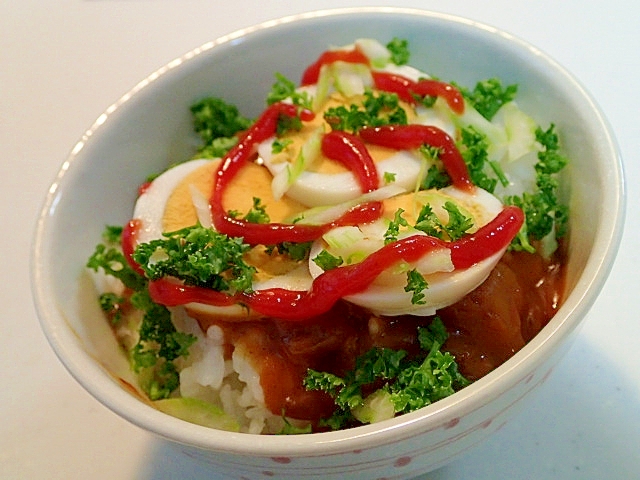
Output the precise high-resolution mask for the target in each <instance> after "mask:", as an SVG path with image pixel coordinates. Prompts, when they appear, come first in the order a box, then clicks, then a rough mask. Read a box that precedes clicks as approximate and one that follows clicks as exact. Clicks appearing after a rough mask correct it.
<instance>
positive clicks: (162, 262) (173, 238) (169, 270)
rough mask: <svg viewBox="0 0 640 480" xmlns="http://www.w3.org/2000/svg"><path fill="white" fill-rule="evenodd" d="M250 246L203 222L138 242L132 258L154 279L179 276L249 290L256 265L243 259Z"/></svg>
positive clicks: (189, 281) (227, 288)
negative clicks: (205, 225) (154, 238)
mask: <svg viewBox="0 0 640 480" xmlns="http://www.w3.org/2000/svg"><path fill="white" fill-rule="evenodd" d="M250 248H251V247H250V246H249V245H247V244H245V243H244V242H243V241H242V239H241V238H235V237H228V236H227V235H224V234H221V233H218V232H216V231H215V230H212V229H210V228H204V227H202V226H200V225H196V226H192V227H187V228H183V229H181V230H178V231H176V232H171V233H166V234H164V238H162V239H158V240H152V241H151V242H149V243H143V244H140V245H138V247H137V248H136V250H135V252H134V253H133V259H134V260H135V261H136V262H137V263H138V264H139V265H140V266H141V268H142V269H143V270H144V272H145V275H146V276H147V278H149V279H151V280H155V279H159V278H162V277H166V276H171V277H176V278H179V279H180V280H183V281H184V282H185V283H187V284H189V285H197V286H200V287H206V288H211V289H213V290H217V291H221V292H229V293H235V292H249V291H251V284H252V279H253V275H254V273H255V272H256V269H255V268H254V267H253V266H250V265H249V264H247V263H246V262H245V261H244V258H243V255H244V254H245V253H246V252H247V251H249V249H250Z"/></svg>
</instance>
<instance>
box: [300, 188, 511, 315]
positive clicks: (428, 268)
mask: <svg viewBox="0 0 640 480" xmlns="http://www.w3.org/2000/svg"><path fill="white" fill-rule="evenodd" d="M437 195H439V196H446V197H450V198H452V199H454V200H455V201H456V203H457V204H458V205H460V206H461V207H462V208H465V209H466V210H467V211H468V212H469V213H470V214H471V215H472V216H473V218H474V224H475V229H477V228H480V227H481V226H483V225H486V224H487V223H489V222H490V221H491V220H492V219H493V218H494V217H495V216H496V215H497V214H498V213H499V212H500V211H501V210H502V203H501V202H500V201H499V200H498V199H497V198H496V197H494V196H493V195H491V194H490V193H488V192H486V191H484V190H482V189H479V188H477V189H476V191H475V192H473V193H469V192H466V191H463V190H459V189H456V188H454V187H447V188H445V189H442V190H440V191H438V193H437ZM427 196H428V195H427ZM436 208H439V207H438V206H435V205H434V211H435V210H436ZM386 225H387V223H386V222H384V220H379V221H377V222H374V223H372V224H367V225H361V226H359V230H360V233H361V234H362V235H363V237H364V241H362V242H361V245H364V244H367V243H368V249H369V253H372V252H373V251H375V250H377V249H379V248H382V247H383V246H384V233H385V231H386ZM338 228H342V227H338ZM410 235H425V234H424V233H423V232H420V231H415V230H414V231H411V232H409V233H406V234H405V236H410ZM325 236H326V235H325ZM399 238H401V237H399ZM326 247H327V244H326V242H325V241H324V240H323V239H319V240H317V241H315V242H314V244H313V246H312V251H311V255H310V257H309V271H310V272H311V275H312V276H313V277H314V278H316V277H318V276H319V275H321V274H322V273H323V270H322V269H321V268H320V267H319V266H318V265H317V264H316V263H315V262H314V261H313V259H314V258H315V257H316V256H317V255H318V253H320V251H321V250H323V249H325V248H326ZM505 250H506V248H505V249H503V250H501V251H499V252H497V253H495V254H494V255H492V256H491V257H489V258H487V259H485V260H483V261H481V262H479V263H477V264H475V265H473V266H471V267H469V268H466V269H454V265H453V263H452V261H451V253H450V251H449V249H446V248H444V249H437V250H435V251H433V252H430V253H428V254H426V255H424V256H423V257H422V258H420V259H419V260H418V261H417V262H414V263H411V264H403V265H395V266H393V267H391V268H389V269H387V270H385V271H383V272H382V273H381V274H380V275H379V276H378V277H377V278H376V280H375V281H374V282H373V283H372V284H371V285H370V286H369V287H367V288H366V289H365V290H363V291H362V292H359V293H357V294H354V295H349V296H346V297H344V298H345V300H347V301H349V302H351V303H354V304H356V305H360V306H362V307H365V308H367V309H369V310H371V311H372V312H373V313H375V314H377V315H386V316H395V315H422V316H426V315H433V314H435V312H436V311H437V310H438V309H440V308H443V307H446V306H449V305H452V304H454V303H456V302H457V301H459V300H460V299H462V298H463V297H464V296H465V295H467V294H468V293H470V292H471V291H473V290H475V289H476V288H477V287H478V286H479V285H480V284H481V283H482V282H484V280H485V279H486V278H487V277H488V276H489V274H490V273H491V271H492V270H493V268H494V267H495V266H496V264H497V263H498V261H499V260H500V258H501V257H502V255H503V254H504V251H505ZM412 269H417V271H418V272H420V273H421V274H422V275H423V276H424V278H425V280H426V281H427V283H428V288H427V289H426V290H424V291H423V293H424V302H425V303H424V304H413V303H411V297H412V293H411V292H406V291H405V290H404V288H405V286H406V285H407V272H408V271H409V270H412Z"/></svg>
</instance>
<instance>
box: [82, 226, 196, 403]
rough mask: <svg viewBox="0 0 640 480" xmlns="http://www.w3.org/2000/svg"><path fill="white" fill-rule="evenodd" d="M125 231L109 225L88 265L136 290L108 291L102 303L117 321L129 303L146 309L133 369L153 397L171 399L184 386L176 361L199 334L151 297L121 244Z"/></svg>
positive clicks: (100, 300) (143, 387)
mask: <svg viewBox="0 0 640 480" xmlns="http://www.w3.org/2000/svg"><path fill="white" fill-rule="evenodd" d="M121 234H122V228H120V227H112V226H108V227H107V228H106V229H105V233H104V234H103V240H104V243H101V244H98V245H97V246H96V248H95V251H94V253H93V254H92V255H91V256H90V257H89V259H88V261H87V267H88V268H90V269H92V270H94V271H96V272H97V271H99V270H102V271H104V273H105V274H107V275H111V276H113V277H115V278H117V279H119V280H120V281H121V282H122V283H123V284H124V285H125V287H127V288H128V289H129V290H130V291H132V293H131V294H127V295H116V294H114V293H111V292H105V293H103V294H101V295H100V297H99V303H100V306H101V308H102V309H103V310H104V311H105V313H106V314H107V315H108V316H109V318H110V319H111V320H112V322H114V323H117V322H119V321H120V320H121V316H120V313H121V312H122V311H123V310H125V309H127V308H128V306H129V305H130V306H132V307H134V308H136V309H138V310H140V311H142V312H143V315H142V322H141V323H140V327H139V332H138V336H139V338H138V341H137V343H136V344H135V345H134V346H133V348H132V349H131V350H130V351H129V352H128V354H129V355H130V358H131V364H132V368H133V370H134V371H135V372H136V373H138V374H139V379H140V387H141V388H142V389H143V390H144V391H145V392H146V393H147V395H148V396H149V398H150V399H151V400H158V399H161V398H168V397H169V396H170V395H171V393H172V392H173V391H174V390H175V389H176V388H178V386H179V385H180V378H179V375H178V370H177V368H176V365H175V363H174V362H175V361H176V360H178V359H179V358H181V357H186V356H187V355H188V354H189V347H190V346H191V345H192V344H193V342H195V340H196V337H194V336H192V335H190V334H186V333H182V332H178V331H177V330H176V328H175V326H174V325H173V323H172V322H171V314H170V312H169V310H168V309H167V308H166V307H164V306H162V305H158V304H156V303H154V302H153V301H152V300H151V298H150V296H149V293H148V290H147V284H148V281H147V279H146V278H145V277H143V276H142V275H140V274H138V273H137V272H136V271H135V270H134V269H133V268H132V267H131V266H130V265H129V263H128V262H127V261H126V259H125V257H124V255H123V254H122V251H121V250H120V249H119V248H118V247H117V245H118V244H119V242H120V236H121Z"/></svg>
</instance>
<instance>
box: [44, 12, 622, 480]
mask: <svg viewBox="0 0 640 480" xmlns="http://www.w3.org/2000/svg"><path fill="white" fill-rule="evenodd" d="M394 36H397V37H400V38H406V39H408V40H409V42H410V47H411V50H412V57H411V58H412V64H414V65H416V66H417V67H421V68H422V69H423V70H426V71H428V72H430V73H433V74H434V75H436V76H438V77H439V78H442V79H445V80H449V79H451V80H456V81H457V82H459V83H461V84H463V85H474V84H475V82H476V81H478V80H482V79H486V78H490V77H494V76H497V77H499V78H501V79H502V80H503V81H504V82H505V83H507V84H511V83H517V84H518V85H519V94H518V103H519V105H520V106H521V107H522V108H523V110H525V111H527V112H529V113H530V114H531V115H532V116H533V117H534V118H535V119H536V120H538V121H539V122H540V123H541V124H543V125H545V124H548V123H549V122H550V121H553V122H555V123H556V125H557V128H558V131H559V132H560V134H561V138H562V142H563V148H564V150H565V152H566V153H567V154H568V156H569V157H570V158H571V160H572V165H571V167H570V171H569V172H568V175H567V178H566V180H567V186H568V187H569V192H570V198H571V200H570V208H571V235H570V255H569V260H568V261H569V268H568V277H567V292H568V294H567V296H566V299H565V301H564V304H563V305H562V307H561V308H560V310H559V311H558V313H557V314H556V316H555V317H554V318H553V319H552V320H551V322H550V323H549V324H548V325H547V326H546V327H545V328H544V329H543V330H542V331H541V332H540V333H539V334H538V335H537V336H536V337H535V338H534V339H533V340H532V341H531V342H530V343H529V344H528V345H526V346H525V347H524V348H523V349H522V350H521V351H520V352H518V353H517V354H516V355H515V356H514V357H513V358H511V359H510V360H508V361H507V362H506V363H505V364H503V365H502V366H501V367H499V368H498V369H496V370H495V371H493V372H492V373H490V374H488V375H487V376H485V377H484V378H482V379H480V380H479V381H477V382H475V383H474V384H472V385H471V386H469V387H467V388H465V389H463V390H462V391H460V392H458V393H456V394H454V395H452V396H451V397H449V398H446V399H444V400H441V401H439V402H437V403H436V404H434V405H432V406H429V407H426V408H424V409H422V410H419V411H416V412H414V413H410V414H407V415H404V416H402V417H399V418H396V419H393V420H389V421H385V422H381V423H379V424H375V425H368V426H363V427H358V428H355V429H350V430H345V431H339V432H330V433H318V434H312V435H306V436H251V437H249V436H248V435H247V434H237V433H229V432H223V431H217V430H212V429H207V428H205V427H200V426H197V425H193V424H190V423H186V422H183V421H181V420H178V419H176V418H173V417H168V416H166V415H164V414H162V413H160V412H158V411H156V410H154V409H153V408H152V407H150V406H148V405H147V404H145V403H143V402H142V401H140V400H139V399H138V398H137V397H136V396H135V395H133V394H131V393H130V391H129V390H128V389H126V388H124V387H123V383H122V382H121V380H119V378H124V379H126V378H128V377H127V375H128V365H127V363H126V362H125V361H124V359H123V358H122V356H121V355H120V354H119V352H118V350H117V347H116V344H115V341H114V340H112V338H111V334H110V330H109V328H108V327H107V326H106V322H104V319H103V318H102V315H101V312H100V311H99V309H98V307H97V305H96V302H95V296H94V292H93V290H92V289H91V288H90V287H89V285H88V284H87V283H86V279H84V278H83V276H82V271H83V266H84V264H85V262H86V259H87V258H88V256H89V255H90V254H91V252H92V251H93V248H94V246H95V244H96V243H97V241H98V240H99V238H100V234H101V232H102V230H103V228H104V226H105V225H106V224H124V223H125V222H126V221H128V220H129V218H130V216H131V213H132V206H133V204H134V198H135V192H136V188H137V186H138V185H139V184H140V183H141V181H142V180H143V179H144V178H145V177H146V175H147V174H149V173H150V172H154V171H159V170H160V169H161V168H162V167H164V166H166V165H167V164H169V163H171V162H173V161H177V160H180V159H183V158H185V157H186V156H187V155H189V154H190V153H191V151H192V150H191V147H192V145H191V144H190V142H191V141H192V140H193V137H192V135H193V134H192V133H191V119H190V113H189V109H188V107H189V105H191V104H192V103H193V102H194V101H195V100H197V99H199V98H201V97H203V96H206V95H217V96H221V97H223V98H225V99H227V100H229V101H230V102H232V103H235V104H237V105H238V106H239V108H240V110H241V111H242V112H243V113H245V114H246V115H247V116H251V115H257V114H258V113H259V111H260V110H261V109H262V108H263V106H264V102H263V99H264V96H265V94H266V92H267V91H268V90H269V88H270V86H271V84H272V83H273V79H274V76H273V75H274V73H275V72H281V73H283V74H284V75H286V76H287V77H289V78H299V77H300V74H301V72H302V69H303V68H304V66H306V65H307V64H309V63H310V62H311V61H312V60H313V59H314V58H316V57H317V55H318V54H319V53H321V52H322V51H323V50H325V49H326V47H327V46H328V44H329V43H331V44H334V45H340V44H346V43H350V42H351V41H353V40H354V39H356V38H359V37H375V38H378V39H380V40H381V41H388V40H390V39H391V38H393V37H394ZM623 210H624V184H623V175H622V167H621V162H620V158H619V154H618V150H617V147H616V144H615V141H614V139H613V135H612V133H611V131H610V129H609V126H608V124H607V122H606V120H605V119H604V117H603V115H602V113H601V111H600V110H599V109H598V107H597V106H596V104H595V102H594V101H593V100H592V99H591V97H590V96H589V95H588V94H587V93H586V92H585V90H584V89H583V88H582V87H581V85H580V84H579V83H578V82H577V81H576V80H575V79H574V78H573V77H572V76H571V75H570V74H569V73H568V72H567V71H566V70H564V69H563V68H562V67H561V66H559V65H558V64H557V63H555V62H554V61H553V60H552V59H550V58H549V57H548V56H546V55H545V54H544V53H542V52H540V51H539V50H537V49H536V48H535V47H533V46H531V45H528V44H527V43H525V42H523V41H521V40H519V39H517V38H514V37H513V36H511V35H509V34H506V33H504V32H501V31H498V30H496V29H494V28H491V27H488V26H486V25H481V24H478V23H476V22H473V21H469V20H465V19H461V18H454V17H451V16H446V15H442V14H435V13H430V12H424V11H417V10H407V9H390V8H368V9H357V10H355V9H344V10H336V11H323V12H316V13H309V14H303V15H297V16H293V17H288V18H284V19H281V20H277V21H272V22H267V23H265V24H262V25H258V26H256V27H252V28H248V29H245V30H242V31H239V32H236V33H233V34H231V35H228V36H225V37H222V38H220V39H218V40H215V41H213V42H210V43H207V44H205V45H202V46H201V47H199V48H197V49H195V50H193V51H191V52H189V53H187V54H186V55H184V56H182V57H180V58H178V59H176V60H174V61H172V62H170V63H169V64H167V65H166V66H165V67H163V68H161V69H160V70H158V71H157V72H154V73H153V74H152V75H150V76H149V77H148V78H146V79H145V80H143V81H142V82H141V83H139V84H138V85H137V86H135V87H134V88H133V89H132V90H131V91H130V92H129V93H128V94H127V95H125V96H124V97H123V98H121V99H120V100H118V101H117V102H116V103H115V104H113V105H112V106H111V107H110V108H108V109H107V111H106V112H105V113H104V114H103V115H101V116H100V117H99V118H98V120H97V121H96V122H95V124H94V125H93V126H91V128H90V129H89V130H88V131H87V132H86V133H85V134H84V136H83V137H82V138H81V140H80V141H79V142H78V144H77V145H76V146H75V147H74V148H73V150H72V152H71V154H70V156H69V158H68V160H67V161H66V162H65V163H64V164H63V165H62V167H61V169H60V172H59V174H58V176H57V178H56V179H55V181H54V183H53V185H52V186H51V188H50V190H49V193H48V195H47V197H46V201H45V203H44V206H43V208H42V213H41V216H40V219H39V222H38V225H37V231H36V235H35V241H34V245H33V256H32V285H33V293H34V297H35V303H36V306H37V310H38V314H39V317H40V321H41V324H42V328H43V330H44V332H45V334H46V336H47V338H48V340H49V342H50V343H51V345H52V347H53V349H54V350H55V352H56V354H57V355H58V357H59V358H60V360H61V361H62V363H63V364H64V365H65V366H66V368H67V369H68V370H69V372H70V373H71V374H72V375H73V376H74V377H75V378H76V379H77V381H78V382H79V383H80V384H82V385H83V386H84V388H85V389H86V390H88V391H89V392H90V393H91V394H92V395H93V396H94V397H95V398H96V399H97V400H98V401H100V402H101V403H103V404H104V405H106V406H107V407H108V408H110V409H111V410H113V411H114V412H116V413H117V414H118V415H121V416H122V417H124V418H126V419H128V420H129V421H131V422H132V423H134V424H137V425H139V426H140V427H142V428H144V429H146V430H148V431H150V432H153V433H155V434H157V435H159V436H161V437H164V438H167V439H169V440H172V441H174V442H176V444H177V445H179V447H178V448H181V449H184V450H185V451H186V452H188V454H189V455H191V456H195V457H198V458H200V459H202V460H203V461H204V462H207V463H209V464H211V466H212V468H215V471H216V472H217V473H219V474H228V475H230V476H233V477H235V478H252V479H256V478H271V477H276V478H322V479H323V480H327V479H332V478H335V479H343V478H350V479H356V478H366V479H374V478H408V477H411V476H415V475H418V474H420V473H423V472H426V471H429V470H431V469H434V468H436V467H438V466H441V465H443V464H445V463H446V462H449V461H451V460H452V459H453V458H454V457H455V456H456V455H457V454H459V453H460V452H463V451H465V450H467V449H468V448H470V447H471V446H473V445H474V444H477V443H478V442H481V441H482V440H484V439H485V438H486V437H487V436H488V435H490V434H491V433H492V432H494V431H496V430H498V429H499V428H500V427H501V426H502V425H503V424H504V422H505V421H506V420H507V418H508V417H509V416H510V415H512V414H513V412H514V411H515V410H517V409H516V407H517V406H519V405H520V404H521V403H522V402H521V400H523V399H524V398H525V397H527V395H528V394H529V393H530V392H531V391H533V390H535V389H536V387H538V386H539V385H540V384H541V383H542V382H544V380H545V379H546V378H547V376H548V375H549V373H550V372H551V370H552V369H553V367H554V365H555V364H556V363H557V361H558V359H559V358H560V356H561V354H562V353H563V352H564V351H565V350H566V348H567V347H568V345H569V344H570V340H571V339H572V338H573V337H574V336H575V332H576V327H577V326H578V325H579V324H580V322H581V321H582V320H583V319H584V317H585V315H586V314H587V311H588V310H589V308H590V306H591V305H592V303H593V302H594V300H595V299H596V297H597V295H598V293H599V291H600V289H601V287H602V286H603V283H604V282H605V279H606V277H607V275H608V273H609V270H610V268H611V265H612V262H613V259H614V256H615V253H616V251H617V247H618V244H619V241H620V236H621V232H622V219H623Z"/></svg>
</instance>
